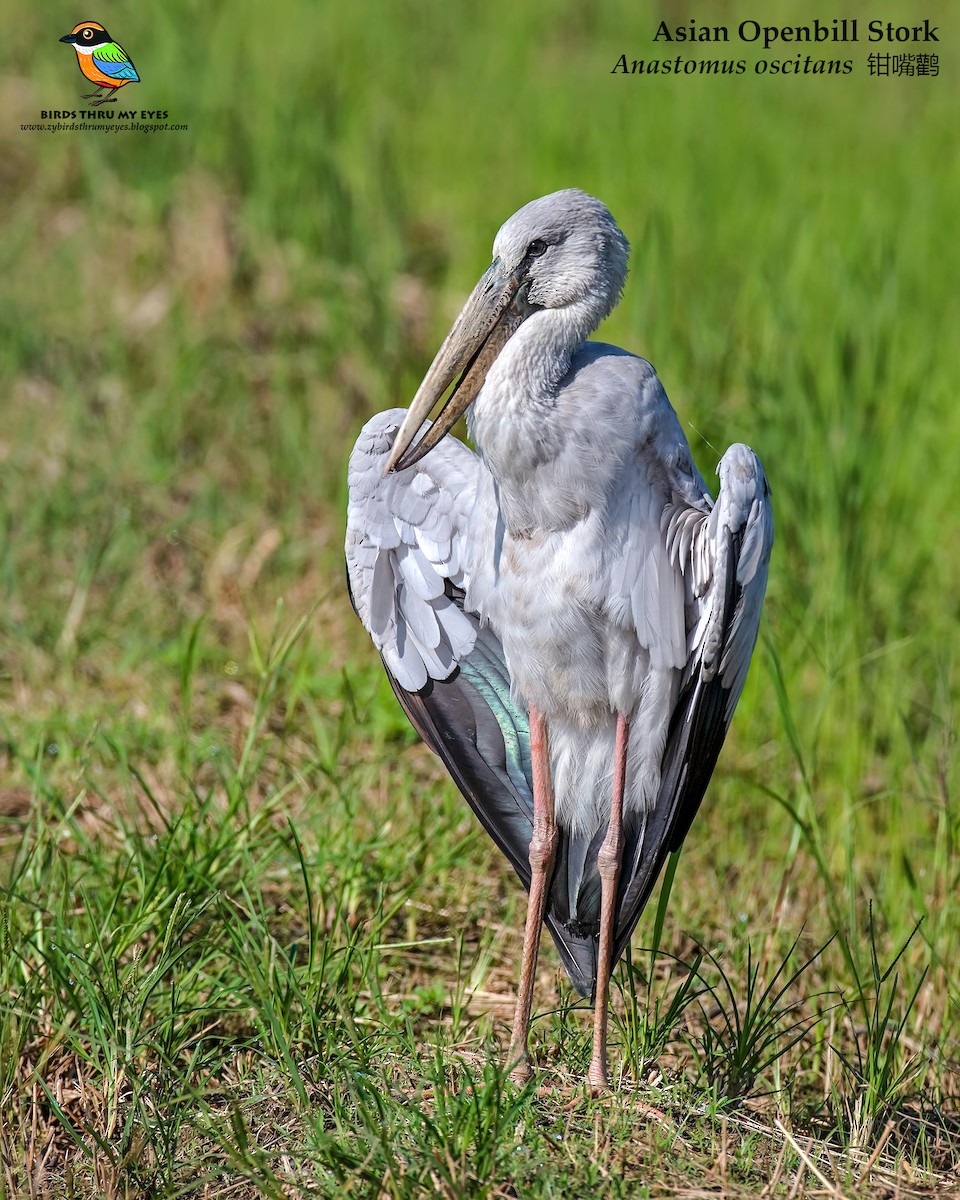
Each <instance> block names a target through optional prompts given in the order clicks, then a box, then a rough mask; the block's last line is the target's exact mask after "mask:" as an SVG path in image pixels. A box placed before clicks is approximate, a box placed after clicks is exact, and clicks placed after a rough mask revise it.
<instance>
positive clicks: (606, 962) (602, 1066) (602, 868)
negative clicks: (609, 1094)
mask: <svg viewBox="0 0 960 1200" xmlns="http://www.w3.org/2000/svg"><path fill="white" fill-rule="evenodd" d="M629 733H630V725H629V722H628V721H627V718H626V717H624V716H619V717H618V718H617V744H616V750H615V751H614V761H613V798H612V800H611V802H610V825H609V828H608V829H607V836H606V837H605V838H604V840H603V845H602V846H601V847H600V853H599V854H598V855H597V870H598V871H599V873H600V889H601V890H600V948H599V951H598V953H597V1002H596V1006H595V1008H594V1013H593V1058H592V1060H591V1062H590V1070H589V1071H588V1072H587V1082H588V1083H589V1085H590V1087H591V1088H592V1089H593V1090H594V1091H606V1090H607V1088H609V1086H610V1081H609V1079H608V1078H607V1014H608V1011H609V1003H610V974H611V972H612V970H613V929H614V924H615V919H616V907H617V882H618V880H619V878H620V863H621V860H622V857H623V793H624V788H625V786H626V780H627V739H628V736H629Z"/></svg>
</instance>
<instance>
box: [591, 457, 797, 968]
mask: <svg viewBox="0 0 960 1200" xmlns="http://www.w3.org/2000/svg"><path fill="white" fill-rule="evenodd" d="M719 475H720V492H719V496H718V499H717V503H716V505H711V504H710V502H709V497H708V496H706V494H705V493H704V499H705V500H706V502H707V503H706V505H704V504H702V503H695V504H694V505H691V504H690V503H689V493H688V494H687V495H686V496H685V495H684V494H683V493H682V492H677V493H676V494H675V497H674V500H673V503H672V504H671V505H670V506H669V507H668V509H667V510H666V512H665V513H664V528H665V533H666V546H667V548H668V551H669V554H670V557H671V559H673V560H674V561H675V562H676V564H677V566H679V568H680V570H681V572H682V577H683V580H684V584H685V590H686V611H687V619H688V624H689V628H690V634H689V645H688V659H687V663H686V666H685V668H684V671H683V677H682V682H681V686H680V691H679V695H678V699H677V703H676V705H675V707H674V711H673V715H672V718H671V721H670V727H669V730H668V733H667V742H666V746H665V749H664V753H663V758H662V763H661V775H660V787H659V792H658V796H657V801H656V804H655V805H654V806H653V810H652V811H650V812H647V813H642V812H635V813H631V814H628V817H627V820H626V823H625V829H624V842H625V855H624V866H623V871H622V874H621V883H620V891H619V895H618V904H617V931H616V944H615V949H614V952H615V956H617V957H619V955H620V954H621V953H622V952H623V949H624V947H625V946H626V944H627V942H628V941H629V940H630V936H631V934H632V933H633V930H634V928H635V926H636V923H637V921H638V920H639V917H640V914H641V912H642V911H643V907H644V905H645V904H646V902H647V899H648V898H649V896H650V892H651V891H652V889H653V887H654V885H655V884H656V881H657V877H658V876H659V874H660V870H661V868H662V867H663V863H664V861H665V860H666V857H667V854H668V853H669V852H670V851H673V850H677V849H679V848H680V846H681V845H682V843H683V840H684V838H685V837H686V835H687V833H688V832H689V829H690V825H691V823H692V821H693V818H694V816H695V815H696V812H697V809H698V808H699V807H700V802H701V800H702V799H703V795H704V793H705V791H706V789H707V784H708V783H709V781H710V777H711V775H712V774H713V769H714V767H715V766H716V762H717V758H718V757H719V754H720V749H721V747H722V746H723V741H724V738H725V737H726V733H727V730H728V728H729V726H730V721H731V719H732V718H733V712H734V709H735V708H736V705H737V701H738V700H739V698H740V693H741V692H742V690H743V685H744V682H745V680H746V676H747V669H748V667H749V665H750V658H751V655H752V654H753V648H754V645H755V644H756V640H757V631H758V628H759V624H760V611H761V608H762V605H763V597H764V593H765V591H766V585H767V570H768V564H769V561H770V552H771V549H772V546H773V513H772V509H771V505H770V488H769V485H768V483H767V479H766V476H765V475H764V472H763V467H762V466H761V465H760V461H759V459H758V458H757V457H756V455H755V454H754V453H753V451H752V450H750V449H749V448H748V447H746V446H743V445H734V446H731V447H730V449H729V450H728V451H727V453H726V454H725V455H724V456H723V458H722V459H721V461H720V466H719ZM705 508H706V511H704V509H705Z"/></svg>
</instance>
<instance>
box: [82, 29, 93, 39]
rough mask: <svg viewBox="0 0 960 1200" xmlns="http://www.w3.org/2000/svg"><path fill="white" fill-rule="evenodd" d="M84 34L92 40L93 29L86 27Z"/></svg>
mask: <svg viewBox="0 0 960 1200" xmlns="http://www.w3.org/2000/svg"><path fill="white" fill-rule="evenodd" d="M83 36H84V37H85V38H86V39H87V41H89V40H90V39H91V38H92V37H93V30H92V29H85V30H84V31H83Z"/></svg>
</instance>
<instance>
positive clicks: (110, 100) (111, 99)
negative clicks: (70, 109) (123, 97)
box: [90, 96, 117, 108]
mask: <svg viewBox="0 0 960 1200" xmlns="http://www.w3.org/2000/svg"><path fill="white" fill-rule="evenodd" d="M116 102H117V98H116V96H103V97H101V99H99V100H94V102H93V104H91V105H90V107H91V108H95V107H96V106H97V105H98V104H116Z"/></svg>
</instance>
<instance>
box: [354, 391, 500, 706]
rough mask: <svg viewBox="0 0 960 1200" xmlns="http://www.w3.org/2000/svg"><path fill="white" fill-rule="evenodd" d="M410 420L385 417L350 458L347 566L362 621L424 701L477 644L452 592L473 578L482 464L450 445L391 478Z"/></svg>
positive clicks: (392, 414) (369, 427)
mask: <svg viewBox="0 0 960 1200" xmlns="http://www.w3.org/2000/svg"><path fill="white" fill-rule="evenodd" d="M403 416H404V411H403V410H402V409H393V410H390V411H388V412H385V413H379V414H378V415H377V416H375V417H374V418H373V419H372V420H371V421H369V422H368V423H367V424H366V425H365V426H364V428H363V430H362V431H361V433H360V436H359V438H358V439H357V443H356V446H355V447H354V450H353V453H352V455H351V456H350V466H349V469H348V476H347V478H348V485H349V492H350V500H349V505H348V510H347V538H346V556H347V575H348V578H349V582H350V591H351V595H352V596H353V601H354V605H355V607H356V610H357V613H358V615H359V617H360V619H361V621H362V622H363V624H364V625H365V627H366V629H367V631H368V633H369V634H370V636H371V637H372V638H373V641H374V644H375V645H376V647H377V649H378V650H379V651H380V653H381V654H382V655H383V657H384V660H385V661H386V662H387V664H388V665H389V667H390V670H391V671H392V672H393V673H394V675H395V676H396V678H397V680H398V681H399V682H400V683H401V685H402V686H403V687H405V688H409V689H411V690H414V691H415V690H416V689H418V688H422V687H424V686H425V685H426V683H427V680H428V679H442V678H445V677H446V676H447V675H449V674H450V673H451V672H452V671H453V670H454V669H455V668H456V664H457V662H458V661H459V660H460V658H462V657H463V655H464V654H467V653H469V651H470V650H471V648H472V647H473V643H474V640H475V631H474V629H473V627H472V626H471V625H470V623H469V622H468V621H466V620H465V619H464V616H463V613H462V612H461V611H460V609H459V608H458V607H457V606H456V605H455V604H451V602H450V599H449V597H448V595H447V593H446V591H445V584H446V581H447V580H450V581H451V582H453V583H454V584H455V585H456V586H462V585H463V584H464V582H465V580H466V577H467V571H466V566H467V564H468V563H469V554H468V553H467V549H468V548H467V547H466V546H465V545H464V544H463V541H464V532H465V529H466V524H467V518H468V516H469V513H470V509H471V507H472V505H473V500H474V496H475V493H476V476H477V472H478V470H479V461H478V459H477V458H476V456H475V455H474V454H473V453H471V451H470V450H468V449H467V448H466V446H464V445H463V444H462V443H460V442H457V441H454V439H452V438H445V439H444V441H443V442H441V444H440V445H439V446H437V447H436V448H435V449H434V450H433V451H432V452H431V454H430V455H429V456H428V457H427V458H426V459H425V460H424V461H423V462H422V463H418V464H417V465H416V466H415V467H411V468H410V469H409V470H407V471H398V472H395V473H393V474H390V475H387V476H385V475H384V466H385V463H386V457H387V455H388V453H389V451H390V447H391V446H392V445H393V441H394V438H395V437H396V433H397V430H398V429H399V427H400V423H401V421H402V419H403ZM454 547H456V553H454Z"/></svg>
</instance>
